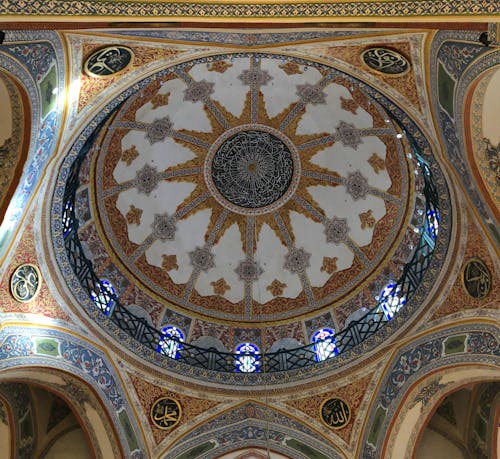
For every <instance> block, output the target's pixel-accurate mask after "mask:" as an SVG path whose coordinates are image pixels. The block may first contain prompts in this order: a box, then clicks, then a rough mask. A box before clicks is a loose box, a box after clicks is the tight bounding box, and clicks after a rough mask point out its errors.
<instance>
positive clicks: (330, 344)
mask: <svg viewBox="0 0 500 459" xmlns="http://www.w3.org/2000/svg"><path fill="white" fill-rule="evenodd" d="M334 336H335V330H332V329H331V328H321V329H319V330H318V331H317V332H316V333H314V335H313V336H312V338H311V341H312V342H313V343H314V352H315V353H316V361H318V362H321V361H323V360H326V359H329V358H331V357H335V356H336V355H337V354H338V353H339V350H338V349H337V345H336V343H335V338H334Z"/></svg>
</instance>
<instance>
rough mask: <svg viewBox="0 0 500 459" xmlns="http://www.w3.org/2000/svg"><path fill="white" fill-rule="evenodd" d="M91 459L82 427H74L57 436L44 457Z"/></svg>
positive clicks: (46, 458)
mask: <svg viewBox="0 0 500 459" xmlns="http://www.w3.org/2000/svg"><path fill="white" fill-rule="evenodd" d="M69 458H71V459H92V454H91V453H90V450H89V447H88V446H87V438H86V437H85V434H84V433H83V430H82V429H75V430H72V431H71V432H68V433H67V434H65V435H63V436H62V437H61V438H59V439H58V440H57V441H56V442H55V443H54V445H53V446H52V448H50V450H49V452H48V453H47V455H46V456H45V459H69Z"/></svg>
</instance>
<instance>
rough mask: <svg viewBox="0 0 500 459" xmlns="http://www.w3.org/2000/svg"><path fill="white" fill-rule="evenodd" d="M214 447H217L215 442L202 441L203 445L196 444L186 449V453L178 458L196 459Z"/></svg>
mask: <svg viewBox="0 0 500 459" xmlns="http://www.w3.org/2000/svg"><path fill="white" fill-rule="evenodd" d="M212 448H215V443H212V442H211V441H207V442H206V443H202V444H201V445H198V446H195V447H194V448H192V449H190V450H189V451H186V452H185V453H184V454H181V455H180V456H178V457H177V459H195V458H197V457H200V455H201V454H203V453H206V452H207V451H210V450H211V449H212Z"/></svg>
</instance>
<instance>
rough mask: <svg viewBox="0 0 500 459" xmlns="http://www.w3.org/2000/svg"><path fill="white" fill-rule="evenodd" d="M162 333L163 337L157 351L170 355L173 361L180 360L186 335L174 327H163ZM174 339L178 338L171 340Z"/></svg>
mask: <svg viewBox="0 0 500 459" xmlns="http://www.w3.org/2000/svg"><path fill="white" fill-rule="evenodd" d="M161 332H162V334H163V336H162V338H161V339H160V342H159V343H158V349H157V351H158V352H160V353H161V354H165V355H168V356H169V357H171V358H172V359H179V358H180V357H181V353H180V351H181V349H182V344H181V343H182V342H183V341H184V333H182V331H181V330H180V329H179V328H177V327H174V326H173V325H168V326H166V327H163V328H162V329H161ZM172 337H174V338H177V340H175V339H171V338H172ZM169 338H170V339H169Z"/></svg>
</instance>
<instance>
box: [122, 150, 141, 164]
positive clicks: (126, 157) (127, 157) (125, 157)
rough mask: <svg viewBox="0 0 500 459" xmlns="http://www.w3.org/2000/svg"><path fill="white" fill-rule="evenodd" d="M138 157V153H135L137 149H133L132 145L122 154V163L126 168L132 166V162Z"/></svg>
mask: <svg viewBox="0 0 500 459" xmlns="http://www.w3.org/2000/svg"><path fill="white" fill-rule="evenodd" d="M138 156H139V152H138V151H137V148H136V147H135V145H132V146H131V147H130V148H128V149H127V150H125V151H124V152H123V153H122V161H123V162H124V163H125V164H126V165H127V166H130V165H131V164H132V161H133V160H134V159H135V158H137V157H138Z"/></svg>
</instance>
